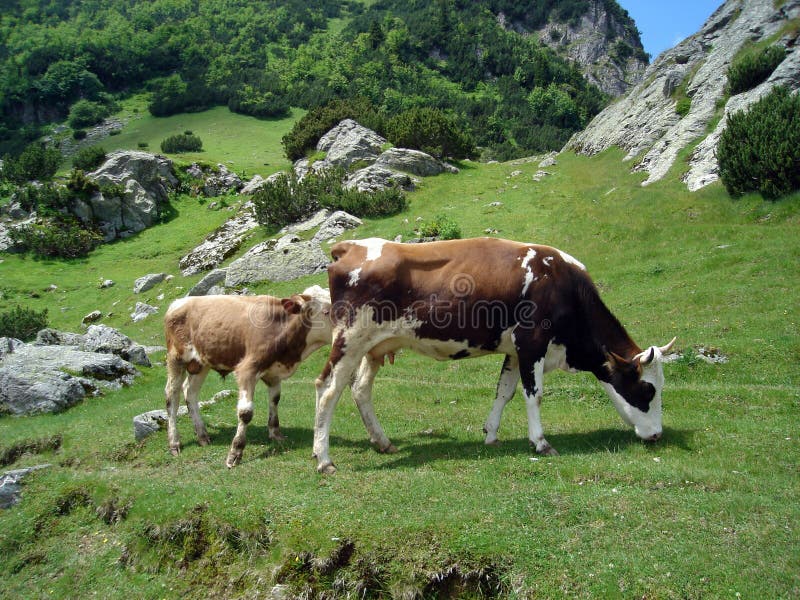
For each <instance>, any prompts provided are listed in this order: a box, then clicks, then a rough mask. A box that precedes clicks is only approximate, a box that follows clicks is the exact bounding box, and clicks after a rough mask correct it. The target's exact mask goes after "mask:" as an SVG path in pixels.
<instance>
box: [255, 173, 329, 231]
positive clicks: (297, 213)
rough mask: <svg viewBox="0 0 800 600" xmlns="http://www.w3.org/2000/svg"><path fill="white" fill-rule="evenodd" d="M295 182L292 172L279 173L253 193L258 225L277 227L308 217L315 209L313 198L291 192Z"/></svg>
mask: <svg viewBox="0 0 800 600" xmlns="http://www.w3.org/2000/svg"><path fill="white" fill-rule="evenodd" d="M306 179H308V177H307V178H306ZM297 183H298V182H297V177H296V176H295V175H294V173H292V174H291V175H286V174H285V173H281V174H280V175H279V176H278V177H275V178H274V179H272V180H271V181H269V182H267V183H265V184H264V185H262V186H261V187H260V188H259V189H258V190H257V191H256V192H255V193H254V194H253V200H252V201H253V209H254V212H255V215H256V220H257V221H258V223H259V224H260V225H263V226H265V227H267V228H269V229H279V228H281V227H283V226H285V225H288V224H289V223H294V222H296V221H299V220H301V219H304V218H306V217H308V216H309V215H311V213H313V212H314V210H316V209H317V207H318V205H317V204H316V200H315V199H311V198H308V197H306V196H305V195H303V194H300V193H297V194H295V193H293V191H294V190H295V189H296V187H297Z"/></svg>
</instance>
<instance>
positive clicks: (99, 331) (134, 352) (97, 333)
mask: <svg viewBox="0 0 800 600" xmlns="http://www.w3.org/2000/svg"><path fill="white" fill-rule="evenodd" d="M1 339H2V338H0V340H1ZM34 343H35V344H36V345H38V346H71V347H73V348H75V349H76V350H83V351H85V352H102V353H106V354H115V355H116V356H119V357H120V358H122V359H123V360H126V361H128V362H130V363H132V364H134V365H141V366H144V367H149V366H151V364H150V359H149V358H147V352H146V350H145V348H144V346H142V345H141V344H137V343H136V342H134V341H133V340H131V338H129V337H128V336H127V335H125V334H124V333H122V332H121V331H119V330H118V329H114V328H113V327H109V326H108V325H89V328H88V329H87V330H86V333H84V334H80V333H70V332H68V331H58V330H57V329H51V328H49V327H48V328H46V329H42V330H41V331H39V333H37V334H36V341H35V342H34ZM1 346H2V343H1V342H0V347H1Z"/></svg>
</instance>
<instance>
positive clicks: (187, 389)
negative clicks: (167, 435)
mask: <svg viewBox="0 0 800 600" xmlns="http://www.w3.org/2000/svg"><path fill="white" fill-rule="evenodd" d="M208 371H209V368H208V367H202V368H201V369H200V371H198V372H197V373H190V374H189V376H188V377H187V378H186V381H184V382H183V395H184V397H185V398H186V408H188V409H189V415H190V416H191V417H192V423H194V432H195V434H196V435H197V443H198V444H200V445H201V446H207V445H208V444H210V443H211V438H209V437H208V431H207V430H206V424H205V423H204V422H203V417H202V416H200V407H199V405H198V404H197V397H198V396H199V394H200V388H201V387H203V382H204V381H205V380H206V376H207V375H208Z"/></svg>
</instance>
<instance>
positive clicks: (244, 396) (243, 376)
mask: <svg viewBox="0 0 800 600" xmlns="http://www.w3.org/2000/svg"><path fill="white" fill-rule="evenodd" d="M257 381H258V378H257V377H256V373H255V372H254V370H253V369H252V368H249V367H247V366H245V367H244V368H242V369H241V370H237V372H236V383H237V384H238V386H239V402H238V403H237V404H236V413H237V415H238V417H239V424H238V426H237V427H236V435H235V436H234V438H233V442H232V443H231V449H230V451H229V452H228V458H227V459H226V460H225V464H226V465H227V467H228V468H229V469H230V468H233V467H235V466H236V465H238V464H239V463H240V462H241V460H242V453H243V452H244V447H245V445H246V444H247V426H248V425H249V424H250V421H252V420H253V394H254V393H255V387H256V382H257Z"/></svg>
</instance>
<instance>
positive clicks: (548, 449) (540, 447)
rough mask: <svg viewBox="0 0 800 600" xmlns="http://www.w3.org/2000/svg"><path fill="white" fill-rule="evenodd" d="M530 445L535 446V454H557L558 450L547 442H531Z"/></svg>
mask: <svg viewBox="0 0 800 600" xmlns="http://www.w3.org/2000/svg"><path fill="white" fill-rule="evenodd" d="M531 445H532V446H536V454H541V455H542V456H558V452H557V451H556V449H555V448H553V447H552V446H551V445H550V444H548V443H547V442H544V443H543V444H542V443H539V444H537V443H536V442H531Z"/></svg>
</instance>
